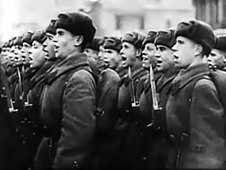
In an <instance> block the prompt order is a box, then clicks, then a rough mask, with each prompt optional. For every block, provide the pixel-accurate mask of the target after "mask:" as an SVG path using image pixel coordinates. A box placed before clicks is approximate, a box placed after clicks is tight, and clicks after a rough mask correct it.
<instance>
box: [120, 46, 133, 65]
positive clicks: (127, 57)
mask: <svg viewBox="0 0 226 170" xmlns="http://www.w3.org/2000/svg"><path fill="white" fill-rule="evenodd" d="M136 54H137V49H136V48H135V47H134V45H133V44H130V43H128V42H123V43H122V49H121V51H120V55H121V59H122V66H123V67H132V66H133V65H134V63H135V62H136Z"/></svg>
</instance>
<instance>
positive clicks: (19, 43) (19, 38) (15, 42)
mask: <svg viewBox="0 0 226 170" xmlns="http://www.w3.org/2000/svg"><path fill="white" fill-rule="evenodd" d="M22 40H23V36H17V37H16V39H15V40H14V42H13V45H19V46H23V41H22Z"/></svg>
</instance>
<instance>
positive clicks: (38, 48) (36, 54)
mask: <svg viewBox="0 0 226 170" xmlns="http://www.w3.org/2000/svg"><path fill="white" fill-rule="evenodd" d="M29 57H30V58H31V59H30V62H29V63H30V67H31V68H38V67H41V66H42V64H43V63H44V62H45V52H44V51H43V45H42V44H41V43H40V42H38V41H33V42H32V47H31V49H30V50H29Z"/></svg>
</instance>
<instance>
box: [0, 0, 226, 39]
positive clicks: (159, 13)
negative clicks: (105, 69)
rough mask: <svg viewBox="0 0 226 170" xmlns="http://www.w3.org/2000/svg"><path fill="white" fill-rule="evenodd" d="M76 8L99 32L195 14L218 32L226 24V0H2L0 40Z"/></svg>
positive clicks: (163, 24)
mask: <svg viewBox="0 0 226 170" xmlns="http://www.w3.org/2000/svg"><path fill="white" fill-rule="evenodd" d="M76 10H81V11H84V12H86V13H88V14H89V15H91V16H92V18H93V20H94V23H95V25H96V26H97V36H103V35H116V36H117V35H122V34H123V33H125V32H128V31H138V32H141V33H146V32H147V31H148V30H160V29H161V30H164V29H168V28H175V27H176V25H177V24H178V22H180V21H185V20H189V19H194V18H196V19H200V20H203V21H206V22H207V23H209V24H210V25H211V26H212V27H213V28H214V29H216V31H217V32H219V33H222V32H224V29H222V28H224V27H226V22H225V21H226V17H224V16H226V0H0V42H3V41H5V40H8V39H10V38H12V37H13V36H17V35H20V34H22V33H24V32H26V31H28V30H31V31H35V30H38V29H44V28H45V27H46V26H47V24H48V23H49V21H50V19H53V18H56V17H57V14H58V13H59V12H71V11H76Z"/></svg>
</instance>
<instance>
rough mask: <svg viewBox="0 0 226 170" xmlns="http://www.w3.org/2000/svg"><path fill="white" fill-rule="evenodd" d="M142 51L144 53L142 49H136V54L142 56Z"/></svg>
mask: <svg viewBox="0 0 226 170" xmlns="http://www.w3.org/2000/svg"><path fill="white" fill-rule="evenodd" d="M141 53H142V49H137V50H136V56H137V57H140V56H141Z"/></svg>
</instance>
